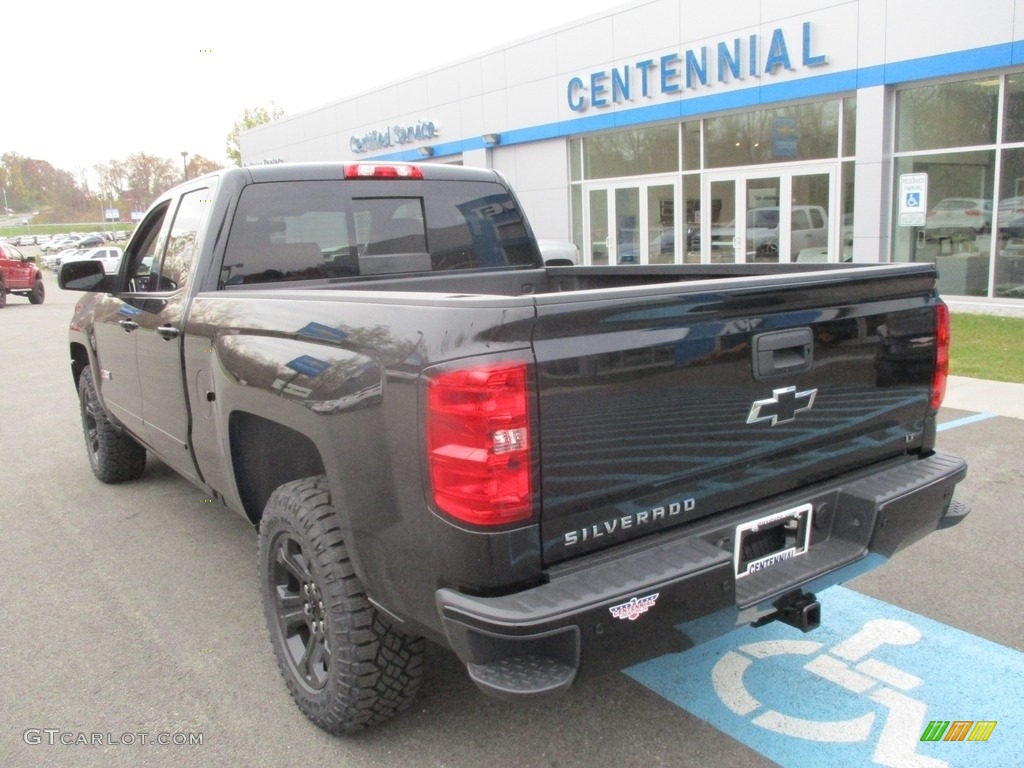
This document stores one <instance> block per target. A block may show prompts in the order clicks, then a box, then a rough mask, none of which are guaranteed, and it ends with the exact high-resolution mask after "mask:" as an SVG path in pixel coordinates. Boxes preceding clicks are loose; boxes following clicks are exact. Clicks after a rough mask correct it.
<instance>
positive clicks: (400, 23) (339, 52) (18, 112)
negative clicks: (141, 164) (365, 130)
mask: <svg viewBox="0 0 1024 768" xmlns="http://www.w3.org/2000/svg"><path fill="white" fill-rule="evenodd" d="M622 4H623V2H622V0H516V1H515V2H505V3H502V2H486V0H433V2H414V0H334V1H333V2H324V1H323V0H305V1H304V2H282V0H276V2H265V0H250V1H248V2H242V3H239V2H219V1H218V0H206V1H205V2H197V1H196V0H175V2H171V3H147V2H144V1H143V2H139V1H138V0H133V1H132V2H125V1H124V0H102V2H96V3H76V2H54V1H53V0H16V2H15V3H8V4H7V8H6V9H5V10H4V11H3V12H2V13H0V29H2V30H3V37H2V42H0V53H2V58H0V61H2V69H0V73H2V74H0V88H2V93H3V98H2V101H0V103H2V104H3V107H2V109H0V153H2V152H16V153H18V154H20V155H25V156H28V157H34V158H37V159H39V160H46V161H48V162H49V163H51V164H52V165H54V166H55V167H57V168H61V169H63V170H66V171H71V172H72V173H75V174H76V175H77V174H78V173H79V172H80V171H81V170H83V169H84V170H86V171H90V172H91V169H92V167H93V166H94V165H95V164H97V163H106V162H109V161H110V160H112V159H118V160H120V159H123V158H125V157H127V156H128V155H130V154H134V153H136V152H147V153H149V154H154V155H157V156H160V157H166V158H169V159H172V160H175V161H176V162H181V152H182V151H187V152H189V153H190V154H200V155H203V156H205V157H208V158H210V159H211V160H215V161H217V162H221V163H224V162H226V159H225V152H224V145H225V136H226V135H227V133H228V131H229V130H230V129H231V126H232V125H233V124H234V122H235V121H236V120H237V119H238V118H239V117H240V116H241V114H242V111H243V110H244V109H245V108H246V107H254V106H260V105H264V104H266V103H267V102H270V101H274V102H275V103H276V104H277V105H279V106H281V107H283V108H284V109H285V111H286V112H287V113H288V114H295V113H298V112H302V111H304V110H307V109H310V108H313V107H316V106H320V105H322V104H326V103H328V102H331V101H336V100H338V99H341V98H344V97H347V96H351V95H354V94H358V93H363V92H365V91H368V90H372V89H373V88H374V87H375V86H379V85H384V84H387V83H393V82H396V81H400V80H401V79H402V78H403V77H405V76H408V75H415V74H419V73H421V72H424V71H427V70H430V69H434V68H436V67H439V66H442V65H446V64H450V63H453V62H456V61H461V60H463V59H466V58H469V57H471V56H474V55H476V54H478V53H481V52H483V51H488V50H491V49H493V48H496V47H499V46H501V45H503V44H505V43H507V42H510V41H514V40H520V39H523V38H528V37H531V36H533V35H535V34H536V33H538V32H541V31H544V30H548V29H551V28H553V27H558V26H561V25H563V24H565V23H566V22H570V21H573V20H575V19H580V18H585V17H588V16H591V15H594V14H596V13H599V12H601V11H603V10H606V9H609V8H614V7H618V6H621V5H622Z"/></svg>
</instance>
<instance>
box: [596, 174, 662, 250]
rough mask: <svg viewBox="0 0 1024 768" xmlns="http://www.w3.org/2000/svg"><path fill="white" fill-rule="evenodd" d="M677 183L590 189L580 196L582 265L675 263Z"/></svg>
mask: <svg viewBox="0 0 1024 768" xmlns="http://www.w3.org/2000/svg"><path fill="white" fill-rule="evenodd" d="M677 187H678V183H677V182H676V181H675V180H674V179H672V180H665V181H641V182H630V183H619V184H603V185H601V186H590V187H589V188H588V189H587V193H586V195H585V198H584V199H585V203H586V210H585V211H584V216H585V220H586V222H587V226H586V229H585V232H584V234H585V242H584V259H583V263H584V264H592V265H594V266H601V265H616V264H677V263H681V258H682V254H681V251H680V248H679V246H678V243H677V238H676V225H677V218H676V205H675V201H676V200H677V199H678V189H677Z"/></svg>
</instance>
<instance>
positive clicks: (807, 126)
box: [704, 101, 839, 168]
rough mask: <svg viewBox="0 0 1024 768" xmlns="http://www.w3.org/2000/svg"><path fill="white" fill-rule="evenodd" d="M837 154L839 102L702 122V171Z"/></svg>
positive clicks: (817, 158)
mask: <svg viewBox="0 0 1024 768" xmlns="http://www.w3.org/2000/svg"><path fill="white" fill-rule="evenodd" d="M838 154H839V102H838V101H823V102H817V103H815V104H800V105H797V106H792V107H780V108H778V109H764V110H758V111H756V112H745V113H743V114H739V115H726V116H724V117H715V118H709V119H708V120H706V121H705V140H704V156H705V163H704V166H705V167H706V168H725V167H729V166H743V165H761V164H764V163H778V162H789V161H793V160H821V159H824V158H834V157H837V156H838Z"/></svg>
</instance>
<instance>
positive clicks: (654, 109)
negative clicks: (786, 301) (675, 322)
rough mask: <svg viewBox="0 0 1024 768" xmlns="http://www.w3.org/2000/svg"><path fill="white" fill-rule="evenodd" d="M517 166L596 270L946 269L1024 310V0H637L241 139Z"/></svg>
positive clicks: (340, 154)
mask: <svg viewBox="0 0 1024 768" xmlns="http://www.w3.org/2000/svg"><path fill="white" fill-rule="evenodd" d="M241 150H242V158H243V163H244V164H246V165H255V164H262V163H275V162H293V161H311V160H351V159H358V160H363V161H381V160H389V161H391V160H401V161H414V162H436V163H452V164H463V165H472V166H482V167H488V168H493V169H496V170H498V171H500V172H501V173H502V174H504V175H505V177H506V178H507V179H508V180H509V182H510V183H511V185H512V186H513V188H514V189H515V190H516V192H517V194H518V195H519V197H520V200H521V202H522V203H523V206H524V208H525V209H526V212H527V214H528V216H529V218H530V221H531V222H532V224H533V228H534V231H535V233H536V234H537V236H538V237H539V238H544V239H556V240H558V239H561V240H571V241H573V242H574V243H575V244H576V245H577V247H578V249H579V254H580V260H581V262H582V263H584V264H593V265H616V264H623V265H629V264H683V263H723V262H749V261H757V262H791V261H796V262H820V261H829V262H840V261H850V260H852V261H858V262H879V261H881V262H887V261H929V262H936V263H937V264H938V266H939V274H940V289H941V290H942V292H943V293H944V294H948V295H954V296H980V297H992V298H999V299H1014V298H1016V299H1022V298H1024V0H985V2H981V3H973V4H971V3H967V4H965V3H964V2H963V0H958V1H957V2H954V1H953V0H932V2H927V3H925V2H920V1H919V0H850V1H848V2H842V1H839V0H833V1H830V0H724V2H723V3H722V4H720V5H719V4H714V3H712V4H696V3H689V2H686V3H684V2H683V0H635V2H631V3H626V4H624V5H622V6H619V7H618V8H615V9H613V10H609V11H607V12H603V13H599V14H595V15H593V16H589V17H587V18H584V19H580V20H579V21H576V22H573V23H570V24H566V25H564V26H561V27H558V28H555V29H551V30H548V31H544V32H540V33H538V34H537V35H535V36H533V37H531V38H529V39H526V40H522V41H519V42H517V43H513V44H510V45H507V46H504V47H501V48H498V49H493V50H490V51H486V52H484V53H481V54H480V55H478V56H476V57H473V58H470V59H466V60H463V61H459V62H456V63H453V64H451V65H449V66H446V67H443V68H439V69H435V70H432V71H428V72H420V73H414V72H410V73H409V77H408V78H407V79H405V80H403V81H401V82H397V83H394V84H392V85H389V86H386V87H381V88H377V89H375V90H373V91H370V92H366V93H363V94H361V95H358V96H353V97H351V98H346V99H343V100H340V101H336V102H333V103H330V104H325V105H324V106H322V107H318V108H316V109H312V110H309V111H306V112H303V113H300V114H296V115H293V116H288V117H286V118H283V119H281V120H277V121H275V122H273V123H269V124H267V125H264V126H260V127H258V128H255V129H252V130H250V131H247V132H245V133H243V134H242V136H241Z"/></svg>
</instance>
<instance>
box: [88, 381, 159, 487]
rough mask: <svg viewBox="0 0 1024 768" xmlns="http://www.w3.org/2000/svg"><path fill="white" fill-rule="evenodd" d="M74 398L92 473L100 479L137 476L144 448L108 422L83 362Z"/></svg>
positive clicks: (110, 480) (118, 480)
mask: <svg viewBox="0 0 1024 768" xmlns="http://www.w3.org/2000/svg"><path fill="white" fill-rule="evenodd" d="M78 399H79V403H80V405H81V410H82V431H83V433H84V434H85V448H86V451H87V452H88V454H89V465H90V466H91V467H92V473H93V474H94V475H96V477H98V478H99V479H100V480H102V481H103V482H104V483H123V482H126V481H128V480H135V479H136V478H138V477H141V476H142V473H143V472H144V471H145V469H146V449H145V448H143V447H142V446H141V445H139V444H138V443H137V442H135V439H134V438H132V437H131V436H130V435H126V434H124V433H123V432H120V431H118V430H117V428H116V427H114V425H113V424H111V423H110V420H109V419H108V418H107V414H106V413H105V412H104V411H103V406H101V405H100V400H99V397H98V396H97V395H96V387H95V386H94V385H93V383H92V370H91V366H88V365H87V366H86V367H85V368H84V369H83V370H82V373H81V375H79V377H78Z"/></svg>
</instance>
